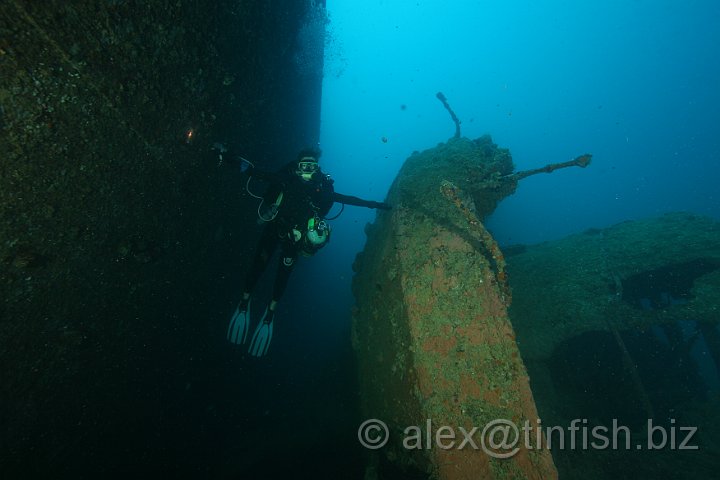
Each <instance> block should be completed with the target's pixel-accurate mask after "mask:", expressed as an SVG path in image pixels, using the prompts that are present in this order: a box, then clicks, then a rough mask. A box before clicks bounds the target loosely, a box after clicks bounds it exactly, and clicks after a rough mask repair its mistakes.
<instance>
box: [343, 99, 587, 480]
mask: <svg viewBox="0 0 720 480" xmlns="http://www.w3.org/2000/svg"><path fill="white" fill-rule="evenodd" d="M439 95H440V94H439ZM438 98H440V97H438ZM443 99H444V97H443V98H442V99H441V100H443ZM443 103H445V102H443ZM446 107H447V105H446ZM453 118H456V117H454V116H453ZM456 126H457V132H458V133H459V123H458V122H456ZM582 158H583V160H582V161H581V162H580V163H577V162H574V163H572V164H573V165H580V166H585V165H587V163H588V162H589V158H590V157H589V155H588V156H583V157H582ZM550 171H551V170H550ZM518 178H520V176H519V175H518V174H513V164H512V160H511V156H510V153H509V152H508V150H506V149H502V148H498V147H497V146H496V145H495V144H494V143H493V142H492V140H491V139H490V137H489V136H484V137H481V138H478V139H476V140H470V139H467V138H463V137H460V136H459V135H456V136H455V137H454V138H452V139H450V140H449V141H448V142H447V143H444V144H440V145H438V146H437V147H436V148H433V149H430V150H427V151H424V152H422V153H417V152H416V153H414V154H413V155H412V156H411V157H410V158H408V159H407V161H406V162H405V164H404V166H403V167H402V169H401V171H400V173H399V174H398V176H397V178H396V180H395V182H394V183H393V185H392V187H391V189H390V192H389V194H388V202H389V203H390V204H391V205H393V209H392V210H391V211H390V212H387V213H382V214H379V216H378V219H377V221H376V222H375V223H374V224H371V225H368V227H367V229H366V233H367V236H368V241H367V246H366V248H365V250H364V251H363V252H362V253H360V254H359V255H358V257H357V260H356V262H355V264H354V269H355V271H356V273H357V275H356V277H355V279H354V281H353V290H354V294H355V297H356V300H357V306H356V309H355V311H354V314H353V346H354V348H355V350H356V352H357V355H358V359H359V369H360V382H361V390H362V395H363V399H362V401H363V410H364V414H365V415H366V417H367V418H377V419H381V420H383V421H384V422H386V424H387V425H388V432H389V437H388V439H387V441H388V444H387V446H385V447H384V449H383V450H381V451H380V453H379V455H378V456H377V457H375V459H374V462H375V463H373V464H372V465H371V466H370V467H369V469H368V478H373V477H375V478H396V477H393V475H395V474H391V473H387V472H388V471H392V470H393V469H398V470H401V471H405V472H408V471H415V472H422V474H423V475H428V476H430V477H431V478H439V479H471V478H472V479H476V478H498V479H499V478H534V479H541V478H543V479H547V478H555V477H556V476H557V473H556V470H555V467H554V465H553V462H552V459H551V457H550V454H549V452H548V451H546V450H542V449H539V448H538V449H533V448H526V447H525V446H524V445H520V444H519V443H518V444H517V445H515V444H513V445H511V446H508V445H505V448H496V447H498V445H497V444H493V443H492V441H489V440H488V438H481V434H480V433H479V431H478V432H477V435H476V436H475V437H474V440H475V442H476V444H477V446H478V448H472V447H467V444H466V445H465V447H466V448H457V447H458V446H459V444H460V440H462V436H461V435H460V432H459V430H458V429H459V428H463V429H465V430H466V431H468V432H469V431H471V429H472V427H479V428H480V429H482V428H483V427H484V426H486V425H488V424H491V423H492V422H493V421H495V420H498V419H505V420H508V421H511V422H512V423H513V424H515V425H517V426H518V427H522V426H523V425H524V423H525V421H526V420H528V421H535V419H536V418H537V417H538V414H537V411H536V408H535V403H534V400H533V395H532V393H531V391H530V386H529V382H528V376H527V373H526V370H525V367H524V365H523V362H522V359H521V356H520V352H519V350H518V346H517V344H516V340H515V333H514V330H513V327H512V325H511V323H510V320H509V317H508V313H507V308H508V306H509V305H510V303H511V297H510V289H509V287H508V284H507V282H508V277H507V274H506V265H505V260H504V258H503V254H502V252H501V251H500V249H499V247H498V245H497V244H496V242H495V241H494V239H493V238H492V236H491V235H490V234H489V233H488V232H487V231H486V230H485V228H484V227H483V225H482V220H483V219H484V218H485V217H486V216H487V215H488V214H490V213H491V212H492V211H493V210H494V209H495V207H496V205H497V202H499V201H500V200H501V199H502V198H504V197H505V196H507V195H510V194H512V193H513V192H514V190H515V188H516V186H517V180H518ZM428 419H430V420H431V422H432V424H434V425H436V428H439V427H440V426H448V427H450V428H452V429H454V432H455V434H456V435H457V437H456V440H457V442H455V443H454V444H453V448H442V447H440V446H439V445H438V444H436V443H435V440H436V437H434V436H433V435H435V433H436V432H426V433H429V434H430V436H431V437H432V438H426V441H427V442H429V443H428V444H426V445H425V444H424V447H423V448H419V449H415V448H407V447H408V446H407V444H404V440H405V439H404V437H405V436H406V433H407V432H406V431H405V429H406V428H407V427H410V426H421V428H422V429H423V431H425V430H426V427H427V428H428V429H431V427H430V426H428V424H427V420H428ZM491 426H492V425H491ZM504 432H505V433H507V430H504ZM445 433H447V431H445ZM483 433H488V432H483ZM501 433H502V432H501ZM516 433H517V432H514V433H513V432H511V433H510V435H509V436H510V437H512V436H513V435H514V434H516ZM493 440H499V439H498V438H494V439H493ZM484 441H489V443H483V442H484ZM520 443H522V442H520ZM445 446H447V443H446V444H445ZM480 447H482V448H480ZM515 447H516V448H517V449H515Z"/></svg>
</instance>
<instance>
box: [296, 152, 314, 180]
mask: <svg viewBox="0 0 720 480" xmlns="http://www.w3.org/2000/svg"><path fill="white" fill-rule="evenodd" d="M318 169H319V166H318V161H317V159H316V158H313V157H303V158H301V159H300V161H299V162H298V164H297V170H296V173H297V174H298V175H299V176H301V177H302V179H303V180H305V181H308V180H310V179H311V178H312V176H313V175H314V174H315V172H317V171H318Z"/></svg>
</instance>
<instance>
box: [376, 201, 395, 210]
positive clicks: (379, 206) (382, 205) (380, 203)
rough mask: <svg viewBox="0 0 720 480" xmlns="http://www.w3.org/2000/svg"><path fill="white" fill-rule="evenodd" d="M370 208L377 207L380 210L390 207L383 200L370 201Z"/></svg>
mask: <svg viewBox="0 0 720 480" xmlns="http://www.w3.org/2000/svg"><path fill="white" fill-rule="evenodd" d="M371 208H377V209H380V210H390V209H391V208H392V207H391V206H390V205H388V204H387V203H385V202H372V206H371Z"/></svg>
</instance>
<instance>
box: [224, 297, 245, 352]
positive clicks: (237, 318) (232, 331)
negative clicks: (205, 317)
mask: <svg viewBox="0 0 720 480" xmlns="http://www.w3.org/2000/svg"><path fill="white" fill-rule="evenodd" d="M243 304H244V305H243ZM248 330H250V300H248V301H247V302H240V304H238V306H237V308H236V309H235V314H234V315H233V316H232V318H231V319H230V325H228V331H227V339H228V341H230V342H232V343H234V344H236V345H242V344H243V343H245V340H247V335H248Z"/></svg>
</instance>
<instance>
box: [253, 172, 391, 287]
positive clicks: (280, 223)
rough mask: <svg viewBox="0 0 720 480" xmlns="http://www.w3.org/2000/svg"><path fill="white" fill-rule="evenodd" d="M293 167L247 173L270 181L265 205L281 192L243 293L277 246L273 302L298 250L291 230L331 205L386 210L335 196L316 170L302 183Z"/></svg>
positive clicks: (376, 204)
mask: <svg viewBox="0 0 720 480" xmlns="http://www.w3.org/2000/svg"><path fill="white" fill-rule="evenodd" d="M296 166H297V161H293V162H290V163H288V164H287V165H285V166H284V167H283V168H281V169H280V170H278V171H277V172H275V173H269V172H263V171H261V170H258V169H256V168H251V169H250V170H249V171H248V173H249V174H250V175H251V176H252V177H254V178H257V179H260V180H264V181H268V182H270V186H269V187H268V189H267V192H266V193H265V195H264V199H265V200H264V202H265V204H266V205H271V204H272V203H274V202H275V201H276V199H277V198H278V196H279V195H280V194H281V193H282V201H281V202H280V207H279V209H278V211H277V215H276V216H275V218H274V220H272V221H270V222H268V224H267V225H266V226H265V229H264V230H263V233H262V236H261V237H260V241H259V242H258V245H257V249H256V252H255V258H254V259H253V263H252V266H251V267H250V271H249V272H248V274H247V277H246V278H245V291H246V292H250V291H252V290H253V289H254V287H255V284H256V283H257V281H258V279H259V278H260V275H262V272H263V271H264V270H265V268H266V267H267V264H268V262H269V261H270V258H271V257H272V254H273V252H274V251H275V249H276V248H277V246H278V244H279V245H280V253H281V254H280V262H279V265H278V271H277V275H276V277H275V285H274V287H273V294H272V299H273V300H274V301H279V300H280V297H282V295H283V293H284V292H285V287H286V286H287V282H288V279H289V278H290V273H291V272H292V270H293V267H294V266H295V260H297V257H298V253H299V250H300V249H299V245H300V242H296V241H294V239H293V233H292V230H293V229H298V230H301V231H302V230H304V226H305V225H306V224H307V221H308V219H309V218H311V217H313V215H315V214H317V215H318V216H320V217H321V218H322V217H325V215H327V213H328V212H329V211H330V208H331V207H332V206H333V204H334V203H335V202H338V203H344V204H346V205H356V206H359V207H368V208H387V205H385V204H384V203H380V202H374V201H369V200H363V199H361V198H358V197H353V196H349V195H342V194H339V193H336V192H335V189H334V188H333V181H332V180H331V179H330V178H329V176H327V175H325V174H324V173H322V171H320V170H318V171H317V172H316V173H315V174H314V175H313V177H312V178H311V179H310V180H309V181H304V180H302V179H301V178H300V177H299V176H298V175H297V174H296V172H295V169H296Z"/></svg>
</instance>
